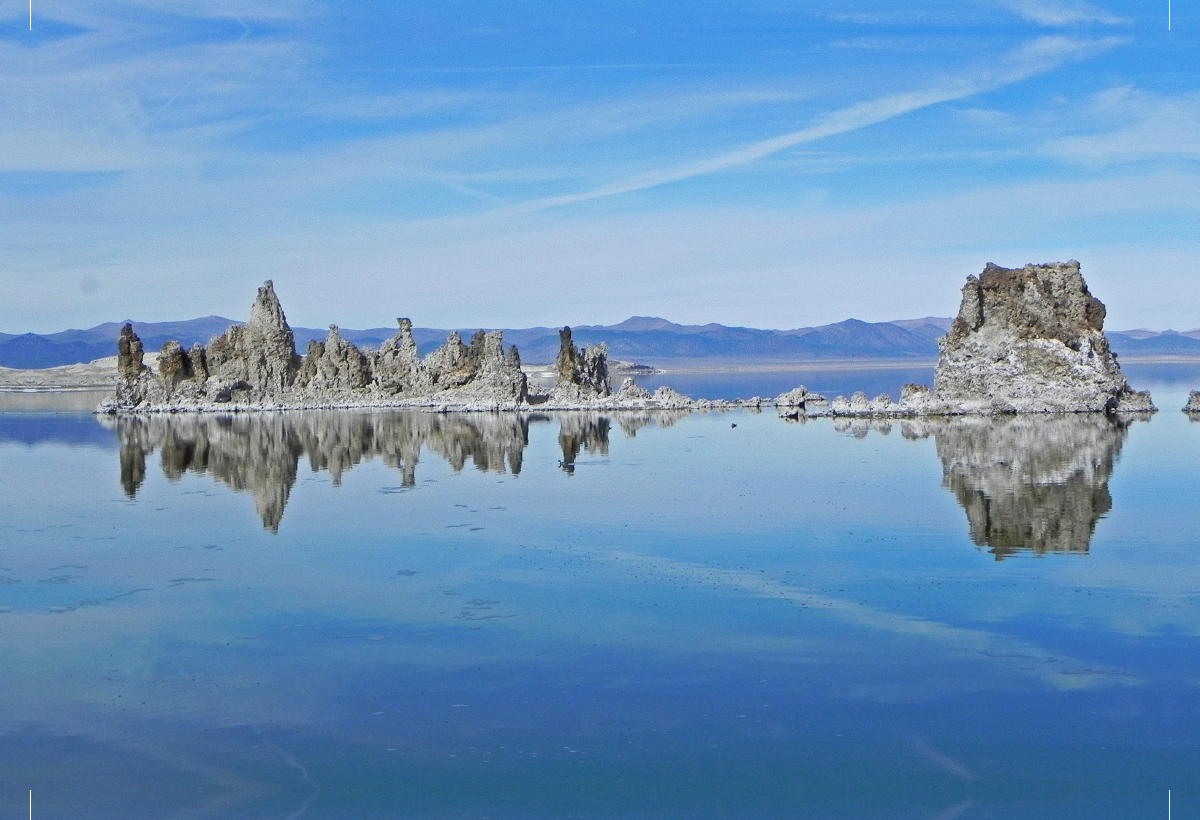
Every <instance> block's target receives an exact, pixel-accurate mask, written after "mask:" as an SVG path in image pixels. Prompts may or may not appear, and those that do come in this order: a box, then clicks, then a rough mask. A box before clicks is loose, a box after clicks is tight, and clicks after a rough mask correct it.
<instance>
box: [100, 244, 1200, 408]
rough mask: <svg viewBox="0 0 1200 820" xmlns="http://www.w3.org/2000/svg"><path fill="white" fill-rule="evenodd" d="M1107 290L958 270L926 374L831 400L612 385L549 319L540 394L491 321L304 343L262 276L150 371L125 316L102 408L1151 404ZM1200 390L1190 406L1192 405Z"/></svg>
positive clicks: (1043, 276)
mask: <svg viewBox="0 0 1200 820" xmlns="http://www.w3.org/2000/svg"><path fill="white" fill-rule="evenodd" d="M1104 314H1105V311H1104V305H1103V304H1101V303H1100V301H1099V300H1097V299H1096V298H1095V297H1093V296H1092V295H1091V294H1090V293H1089V292H1088V289H1087V285H1086V284H1085V283H1084V281H1083V277H1082V276H1081V275H1080V273H1079V263H1078V262H1073V261H1072V262H1066V263H1055V264H1050V265H1026V266H1025V267H1024V268H1020V269H1015V270H1010V269H1007V268H1001V267H998V266H996V265H992V264H989V265H988V266H987V267H986V268H985V269H984V271H983V273H982V274H980V275H979V276H978V277H976V276H971V277H968V279H967V283H966V285H965V286H964V287H963V290H962V306H961V308H960V309H959V315H958V318H957V319H955V321H954V324H953V325H952V327H951V328H950V331H949V333H947V334H946V336H944V337H943V338H942V339H941V340H939V345H940V347H941V357H940V359H939V361H938V364H937V369H936V372H935V375H934V389H933V390H930V389H929V388H928V387H925V386H924V385H917V384H909V385H905V386H904V387H903V388H902V390H901V392H900V398H899V400H898V401H895V400H893V399H892V397H891V396H889V395H888V394H886V393H884V394H881V395H879V396H876V397H875V398H873V399H872V398H868V397H867V396H866V395H865V394H864V393H861V392H858V393H855V394H854V395H852V396H851V397H850V398H849V399H847V398H844V397H842V396H839V397H837V398H836V399H834V400H833V402H831V403H829V402H826V401H825V400H824V398H823V397H821V396H818V395H815V394H811V393H808V391H807V390H805V388H804V387H803V386H801V387H797V388H795V389H793V390H791V391H788V392H787V393H783V394H781V395H779V396H777V397H776V398H775V399H773V400H764V399H761V398H758V397H755V398H751V399H742V400H737V401H723V400H714V401H710V400H704V399H691V398H688V397H687V396H684V395H681V394H679V393H677V392H675V391H674V390H672V389H671V388H669V387H660V388H658V389H657V390H656V391H654V392H653V393H650V392H649V391H647V390H645V389H644V388H641V387H639V386H638V385H637V384H636V383H635V382H634V381H633V380H632V379H629V378H627V379H625V380H624V382H623V383H622V385H621V387H620V389H619V390H618V391H617V392H616V393H613V391H612V388H611V386H610V385H609V380H608V375H609V374H608V351H607V349H606V348H605V345H604V344H603V343H601V344H599V345H596V346H595V347H582V348H579V347H576V346H575V344H574V341H573V339H572V334H571V329H570V328H569V327H564V328H563V329H562V330H561V331H559V340H560V345H559V353H558V358H557V360H556V362H555V375H556V382H555V385H554V387H553V389H551V390H550V392H549V394H548V395H536V394H532V393H531V392H530V387H529V383H528V381H527V380H526V376H525V374H524V372H523V371H522V370H521V357H520V354H519V353H518V352H517V349H516V347H509V348H508V349H507V350H506V349H505V348H504V344H503V338H502V336H501V333H500V331H492V332H490V333H488V332H484V331H482V330H480V331H478V332H476V333H475V334H474V335H473V336H472V337H471V340H470V343H469V344H464V343H463V341H462V338H461V337H460V336H459V334H458V333H457V332H454V333H451V334H450V336H449V338H448V339H447V340H446V343H445V344H444V345H442V346H441V347H439V348H438V349H437V350H435V351H433V352H432V353H430V354H429V355H428V356H426V357H425V358H424V359H422V358H421V357H420V356H419V355H418V352H417V345H416V343H415V342H414V341H413V338H412V323H411V322H410V321H409V320H408V319H399V320H398V323H399V330H398V332H397V334H396V336H395V337H393V338H392V339H389V340H387V341H386V342H384V343H383V344H382V345H381V346H380V348H379V350H378V351H372V350H360V349H359V348H358V347H356V346H355V345H353V344H352V343H350V342H349V341H346V340H345V339H342V338H341V336H340V335H339V333H338V329H337V327H336V326H331V327H330V329H329V334H328V336H327V337H326V339H325V341H324V342H316V341H314V342H310V343H309V346H308V350H307V351H306V353H305V355H304V357H303V358H301V357H300V356H298V355H297V354H296V349H295V340H294V337H293V334H292V330H291V328H290V327H289V326H288V323H287V318H286V317H285V316H284V313H283V308H282V307H281V306H280V304H279V299H278V298H277V297H276V295H275V289H274V287H273V285H272V284H271V282H266V283H265V284H264V285H263V286H262V287H261V288H259V290H258V297H257V298H256V299H255V302H254V305H253V307H252V308H251V310H250V320H249V321H248V322H247V323H246V324H245V325H242V326H235V327H231V328H229V330H227V331H225V333H223V334H221V335H220V336H218V337H217V338H215V339H213V340H212V341H211V342H209V344H208V346H207V348H206V347H204V346H201V345H196V346H195V347H193V348H192V349H191V350H187V351H185V350H183V348H182V347H180V345H179V344H178V343H176V342H168V343H167V344H166V345H164V346H163V349H162V351H161V352H160V353H159V355H158V360H157V365H158V372H157V373H154V372H152V371H151V370H150V368H148V367H147V366H146V365H145V363H144V361H143V360H144V356H145V354H144V351H143V349H142V343H141V340H140V339H138V337H137V334H136V333H134V332H133V328H132V327H131V326H129V325H126V326H125V328H123V329H122V331H121V335H120V338H119V339H118V342H117V353H118V360H117V369H118V379H117V389H116V393H115V395H114V397H113V399H112V400H110V401H108V402H105V403H104V404H102V405H101V407H100V408H99V410H100V411H102V412H109V413H156V412H180V411H222V412H229V411H231V410H232V411H241V410H281V409H320V408H353V407H424V408H428V409H431V410H434V411H438V412H444V411H451V410H479V411H485V410H521V409H527V408H530V407H535V408H537V409H540V410H721V409H726V408H732V407H750V408H758V407H761V406H763V405H774V406H775V407H777V408H780V415H782V416H784V417H787V418H793V419H795V418H798V417H799V416H801V415H805V416H808V417H814V416H843V417H862V418H873V417H880V418H887V417H916V416H939V415H1003V414H1017V413H1099V412H1117V413H1124V412H1151V411H1153V410H1154V405H1153V404H1152V403H1151V401H1150V394H1149V393H1136V392H1134V391H1133V390H1131V389H1130V388H1129V385H1128V383H1127V382H1126V380H1125V377H1124V375H1123V374H1122V373H1121V369H1120V367H1119V366H1118V365H1117V360H1116V356H1114V355H1113V353H1112V352H1111V351H1110V350H1109V347H1108V341H1107V340H1106V339H1105V338H1104V333H1103V325H1104ZM1198 396H1200V394H1196V393H1193V394H1192V398H1191V400H1189V403H1188V408H1189V409H1195V410H1197V411H1200V397H1198Z"/></svg>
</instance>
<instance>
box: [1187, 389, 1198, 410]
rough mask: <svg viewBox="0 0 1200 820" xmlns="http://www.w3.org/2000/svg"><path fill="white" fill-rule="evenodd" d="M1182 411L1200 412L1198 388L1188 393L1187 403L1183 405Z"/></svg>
mask: <svg viewBox="0 0 1200 820" xmlns="http://www.w3.org/2000/svg"><path fill="white" fill-rule="evenodd" d="M1183 412H1185V413H1187V414H1188V415H1195V414H1197V413H1200V390H1193V391H1192V392H1190V393H1188V400H1187V404H1185V405H1184V406H1183Z"/></svg>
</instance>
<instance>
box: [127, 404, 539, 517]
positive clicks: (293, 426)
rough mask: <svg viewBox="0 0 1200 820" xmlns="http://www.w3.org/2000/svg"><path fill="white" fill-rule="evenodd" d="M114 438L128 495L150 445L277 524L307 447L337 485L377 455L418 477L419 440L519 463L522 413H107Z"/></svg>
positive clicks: (179, 469)
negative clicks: (241, 495) (245, 495)
mask: <svg viewBox="0 0 1200 820" xmlns="http://www.w3.org/2000/svg"><path fill="white" fill-rule="evenodd" d="M111 423H112V424H114V425H115V427H116V429H117V434H118V436H119V437H120V439H121V453H120V462H121V485H122V487H123V488H124V490H125V493H126V494H127V495H128V496H129V497H131V498H132V497H134V496H135V495H136V493H137V491H138V488H139V487H140V486H141V484H142V482H143V481H144V480H145V475H146V457H147V456H148V455H149V454H151V453H153V452H154V451H155V450H158V451H159V459H160V462H161V466H162V471H163V473H164V475H165V476H166V477H167V479H168V480H170V481H178V480H179V479H180V478H182V477H183V475H184V474H185V473H187V472H193V473H197V474H203V473H208V474H209V475H211V476H212V477H213V478H215V479H216V480H218V481H220V482H222V483H224V484H226V485H228V486H229V487H230V488H231V489H233V490H237V491H246V492H249V493H250V495H251V496H252V497H253V499H254V506H255V509H256V510H257V511H258V514H259V517H260V518H261V519H262V522H263V526H264V527H266V528H267V529H268V530H270V531H271V532H277V531H278V529H279V522H280V521H281V520H282V519H283V511H284V507H285V506H286V505H287V502H288V498H289V496H290V495H291V490H292V487H293V486H294V485H295V483H296V477H297V474H298V472H299V463H300V459H301V458H302V457H304V456H307V458H308V463H309V467H310V469H312V470H313V471H314V472H316V471H322V470H323V471H328V472H329V474H330V477H331V479H332V482H333V484H334V485H338V484H340V483H341V479H342V474H343V473H344V472H345V471H346V470H349V469H351V468H352V467H354V466H355V465H357V464H359V463H361V462H363V461H366V460H370V459H373V458H375V457H380V458H381V459H382V460H383V462H384V463H385V464H387V465H388V466H390V467H395V468H396V469H398V470H400V472H401V475H402V478H401V482H402V484H403V485H404V486H406V487H411V486H413V485H414V484H415V483H416V464H417V460H418V457H419V456H420V452H421V448H422V447H426V448H428V449H430V450H432V451H433V452H435V453H438V454H439V455H441V456H443V457H444V458H445V459H446V460H447V461H448V462H449V463H450V465H451V466H452V467H453V468H454V469H455V470H456V471H457V470H462V469H463V468H464V467H465V466H466V463H467V462H468V461H470V462H471V463H473V464H474V465H475V467H476V468H477V469H479V470H491V471H495V472H500V473H503V472H505V471H506V469H507V470H508V471H511V472H512V473H513V474H514V475H516V474H519V473H520V472H521V466H522V464H521V463H522V455H523V452H524V449H525V446H526V444H528V442H529V419H528V418H527V417H525V416H520V415H515V414H514V415H507V414H505V415H499V414H482V413H480V414H466V415H454V414H432V413H379V414H371V413H347V412H339V411H311V412H302V413H279V414H260V415H256V416H246V415H237V416H212V415H188V416H148V417H119V418H117V419H114V420H112V422H111Z"/></svg>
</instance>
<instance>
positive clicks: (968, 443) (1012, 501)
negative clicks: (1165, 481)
mask: <svg viewBox="0 0 1200 820" xmlns="http://www.w3.org/2000/svg"><path fill="white" fill-rule="evenodd" d="M929 427H930V428H932V430H931V432H933V434H934V436H935V437H936V439H937V452H938V456H939V457H940V458H941V460H942V485H943V486H944V487H946V488H947V489H948V490H950V491H951V492H952V493H954V495H955V497H956V498H957V499H958V503H959V504H961V505H962V507H963V509H964V510H966V513H967V521H968V522H969V524H970V527H971V540H972V541H974V542H975V543H976V544H977V545H978V546H981V547H983V546H987V547H990V548H991V552H992V553H993V554H994V555H995V556H996V560H1000V559H1002V558H1005V557H1007V556H1010V555H1012V554H1014V553H1016V552H1018V551H1021V550H1030V551H1032V552H1035V553H1038V554H1042V553H1047V552H1077V553H1082V552H1087V550H1088V546H1089V544H1090V542H1091V539H1092V533H1093V532H1094V531H1095V528H1096V522H1097V521H1098V520H1099V519H1100V518H1101V517H1102V516H1104V515H1105V513H1107V512H1108V511H1109V510H1110V509H1111V508H1112V498H1111V497H1110V496H1109V493H1108V479H1109V477H1110V476H1111V475H1112V470H1113V464H1114V463H1115V462H1116V460H1117V456H1118V455H1119V454H1120V452H1121V445H1122V444H1123V443H1124V441H1125V433H1126V429H1125V428H1126V424H1125V423H1123V422H1121V421H1118V420H1114V419H1112V418H1109V417H1107V416H1101V415H1092V414H1087V415H1084V414H1078V415H1076V414H1072V415H1070V416H1055V417H1038V418H1031V417H1028V416H1023V417H1022V416H1018V417H1000V418H958V419H952V420H946V421H944V422H931V423H929Z"/></svg>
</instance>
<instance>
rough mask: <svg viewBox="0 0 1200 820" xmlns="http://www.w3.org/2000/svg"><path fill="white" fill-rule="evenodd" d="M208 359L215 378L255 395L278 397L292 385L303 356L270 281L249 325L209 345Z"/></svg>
mask: <svg viewBox="0 0 1200 820" xmlns="http://www.w3.org/2000/svg"><path fill="white" fill-rule="evenodd" d="M207 359H208V368H209V370H210V373H211V375H212V377H213V378H216V379H218V380H220V381H222V382H224V383H232V384H237V383H244V384H245V385H246V386H247V388H248V389H249V391H251V392H252V393H254V394H260V395H268V396H275V395H279V394H281V393H283V392H284V391H285V390H287V389H288V388H289V387H291V386H292V383H293V382H294V381H295V379H296V372H297V371H298V370H299V368H300V357H299V356H297V355H296V340H295V337H294V336H293V335H292V329H291V328H290V327H289V326H288V323H287V318H286V317H285V316H284V315H283V307H282V306H281V305H280V304H279V297H277V296H276V295H275V286H274V284H273V283H272V282H271V281H269V280H268V281H267V282H264V283H263V286H262V287H261V288H259V289H258V297H257V298H256V299H255V300H254V305H253V307H251V308H250V320H249V321H248V322H246V324H244V325H235V326H234V327H231V328H229V330H227V331H225V332H224V333H222V334H221V335H220V336H218V337H217V338H215V339H213V340H212V341H211V342H209V343H208V348H207Z"/></svg>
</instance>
